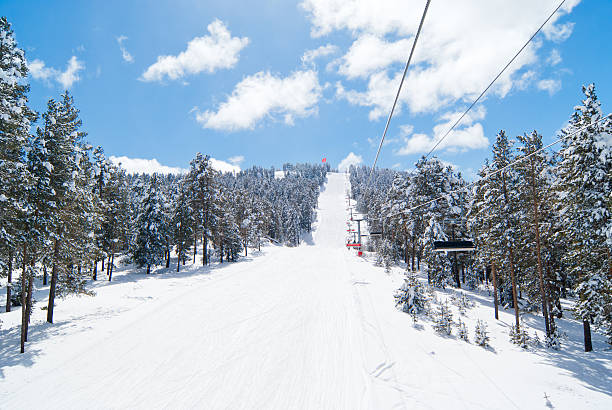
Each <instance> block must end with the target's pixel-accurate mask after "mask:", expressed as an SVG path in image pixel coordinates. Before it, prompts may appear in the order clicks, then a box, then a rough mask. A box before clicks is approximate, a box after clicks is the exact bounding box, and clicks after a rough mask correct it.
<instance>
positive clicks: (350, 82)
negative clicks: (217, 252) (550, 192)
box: [0, 0, 612, 179]
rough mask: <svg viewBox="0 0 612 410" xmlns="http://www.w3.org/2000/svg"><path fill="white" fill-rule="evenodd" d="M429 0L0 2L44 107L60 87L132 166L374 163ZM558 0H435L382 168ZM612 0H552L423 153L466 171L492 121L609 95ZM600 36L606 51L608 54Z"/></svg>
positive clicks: (486, 142)
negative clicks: (590, 91) (591, 91)
mask: <svg viewBox="0 0 612 410" xmlns="http://www.w3.org/2000/svg"><path fill="white" fill-rule="evenodd" d="M425 2H426V1H425V0H410V1H408V0H302V1H297V2H291V1H288V0H260V1H257V2H244V1H242V2H237V1H231V0H222V1H217V0H207V1H196V0H173V1H165V0H158V1H155V2H150V1H144V0H132V1H115V0H105V1H98V0H90V1H62V0H58V1H53V2H50V1H44V0H29V1H24V0H0V15H3V16H6V17H7V18H8V20H9V22H10V23H11V24H12V27H13V30H14V31H15V35H16V38H17V42H18V44H19V46H20V47H21V48H23V49H24V50H25V51H26V58H27V60H28V66H29V68H30V85H31V91H30V95H29V96H30V103H31V106H32V108H34V109H35V110H37V111H39V112H42V111H44V108H45V106H46V102H47V100H48V99H50V98H58V97H59V95H61V93H63V92H64V90H69V92H70V93H71V94H72V95H73V96H74V100H75V104H76V106H77V107H78V108H79V109H80V115H81V118H82V120H83V130H84V131H86V132H87V133H88V137H87V139H88V141H89V142H90V143H91V144H92V145H94V146H97V145H100V146H102V147H103V148H104V150H105V153H106V154H107V156H109V157H111V159H113V160H114V161H115V162H120V163H121V164H122V165H123V166H124V167H125V168H127V169H128V170H131V171H139V170H140V171H161V172H170V171H176V170H181V169H185V168H188V166H189V161H190V160H191V159H192V158H193V157H194V156H195V154H196V152H202V153H203V154H208V155H210V156H211V157H212V158H214V159H215V164H216V166H217V167H218V168H219V169H221V170H238V169H245V168H248V167H251V166H253V165H258V166H264V167H270V166H274V167H276V168H280V167H281V166H282V164H283V163H286V162H291V163H295V162H310V163H318V162H320V161H321V160H322V158H326V159H327V162H328V163H330V164H331V165H332V167H338V166H340V168H341V169H344V168H345V167H347V166H348V165H350V164H357V163H362V164H365V165H368V166H371V165H372V163H373V161H374V157H375V155H376V149H377V148H378V143H379V141H380V137H381V135H382V132H383V130H384V126H385V122H386V119H387V116H388V114H389V111H390V109H391V105H392V103H393V98H394V97H395V93H396V92H397V88H398V85H399V82H400V79H401V74H402V71H403V69H404V65H405V62H406V59H407V57H408V54H409V52H410V48H411V46H412V42H413V40H414V35H415V33H416V30H417V27H418V24H419V20H420V18H421V14H422V12H423V8H424V6H425ZM559 2H560V0H538V1H535V2H534V1H532V0H514V1H506V0H489V1H482V0H465V1H461V2H457V1H454V0H432V1H431V5H430V7H429V10H428V13H427V16H426V19H425V22H424V25H423V30H422V32H421V36H420V38H419V41H418V43H417V46H416V51H415V55H414V58H413V64H412V65H411V68H410V70H409V72H408V74H407V77H406V81H405V83H404V87H403V89H402V93H401V95H400V98H399V102H398V107H397V109H396V112H395V114H394V116H393V118H392V120H391V124H390V127H389V132H388V134H387V139H386V142H385V145H384V146H383V149H382V151H381V154H380V157H379V160H378V166H380V167H385V168H394V169H398V170H410V169H413V166H414V163H415V162H416V160H418V158H419V157H420V156H422V155H423V154H425V153H427V152H428V151H429V150H430V149H431V148H432V146H433V144H434V143H435V141H437V139H438V138H440V137H441V135H443V134H444V133H445V132H446V131H447V129H448V128H449V127H450V125H451V124H452V122H454V121H455V120H456V119H457V118H458V115H460V113H462V112H463V111H464V110H465V109H466V108H467V107H468V106H469V104H470V103H471V102H472V101H473V100H474V99H475V98H476V97H477V96H478V94H479V93H480V92H481V91H482V90H483V89H484V88H485V87H486V86H487V85H488V83H489V82H490V81H491V80H492V79H493V78H494V77H495V75H496V74H497V73H498V72H499V71H500V70H501V68H502V67H503V66H504V65H505V64H506V63H507V62H508V61H509V60H510V58H511V57H512V56H513V55H514V54H515V53H516V52H517V51H518V50H519V49H520V47H521V46H522V45H523V44H524V43H525V41H527V39H529V37H530V36H531V35H532V34H533V33H534V32H535V31H536V29H537V28H538V27H539V26H540V25H541V24H542V23H543V22H544V20H545V19H546V18H547V17H548V15H549V14H550V13H551V12H552V11H553V10H554V9H555V8H556V7H557V5H558V4H559ZM611 15H612V2H610V1H609V0H591V1H584V0H583V1H581V0H566V1H565V3H564V5H563V6H562V7H561V9H560V11H559V12H558V13H557V14H555V15H554V16H553V18H552V19H551V21H550V22H549V23H548V24H547V25H546V26H545V27H544V29H543V30H542V32H541V33H540V34H538V36H537V37H535V39H534V41H532V42H531V43H530V45H529V46H528V47H527V48H526V49H525V50H524V51H523V53H522V54H521V55H520V57H519V58H518V59H517V60H515V61H514V63H513V64H512V65H511V66H510V67H509V68H508V70H507V71H506V73H505V74H504V75H503V76H502V77H501V78H500V79H499V80H498V81H497V82H496V83H495V85H494V86H493V87H492V88H491V89H490V90H489V91H488V93H487V94H486V96H485V98H484V99H483V100H482V101H481V103H479V104H477V105H476V106H475V107H474V109H473V110H472V111H471V112H470V114H469V115H468V116H467V117H466V119H465V120H464V121H463V122H462V124H461V125H460V126H459V127H457V129H456V130H455V131H454V132H453V133H451V134H450V135H449V136H448V138H446V139H445V140H444V142H443V143H441V144H440V146H439V148H438V149H437V150H436V151H435V152H434V155H436V156H437V157H438V158H440V159H441V160H443V161H445V162H447V163H449V164H452V165H453V166H455V167H456V169H457V170H459V171H461V172H462V173H463V175H464V176H465V177H466V178H468V179H471V178H473V177H474V175H475V172H476V171H477V170H478V168H479V167H480V166H481V165H482V163H483V161H484V159H485V158H486V157H490V152H491V144H492V143H493V142H494V140H495V135H496V133H497V132H499V130H501V129H504V130H506V132H507V133H508V134H509V135H517V134H521V133H524V132H531V131H532V130H534V129H535V130H538V131H539V132H540V133H542V135H543V136H544V141H545V142H551V141H553V140H554V139H556V136H557V133H558V131H559V130H560V129H561V128H562V127H563V126H564V125H565V124H566V122H567V121H568V119H569V117H570V114H571V113H572V111H573V107H574V106H575V105H577V104H579V103H580V99H581V86H582V85H583V84H588V83H591V82H594V83H595V85H596V90H597V93H598V95H599V97H600V100H601V101H602V108H603V111H604V113H608V112H609V111H610V110H611V108H612V103H611V100H612V95H611V94H612V77H611V76H610V75H609V73H610V66H611V63H612V53H611V52H610V47H611V46H610V40H611V39H612V28H611V27H610V26H611V25H610V23H609V16H611ZM606 50H607V51H606Z"/></svg>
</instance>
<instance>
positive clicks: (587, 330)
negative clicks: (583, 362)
mask: <svg viewBox="0 0 612 410" xmlns="http://www.w3.org/2000/svg"><path fill="white" fill-rule="evenodd" d="M582 327H583V328H584V351H585V352H590V351H592V350H593V344H592V343H591V324H590V323H589V321H588V320H583V321H582Z"/></svg>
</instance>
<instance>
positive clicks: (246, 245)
mask: <svg viewBox="0 0 612 410" xmlns="http://www.w3.org/2000/svg"><path fill="white" fill-rule="evenodd" d="M247 256H249V246H248V242H247V241H244V257H245V258H246V257H247Z"/></svg>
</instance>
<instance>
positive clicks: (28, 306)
mask: <svg viewBox="0 0 612 410" xmlns="http://www.w3.org/2000/svg"><path fill="white" fill-rule="evenodd" d="M31 268H32V273H33V272H34V259H32V266H31ZM33 287H34V275H33V274H31V275H28V294H27V297H26V321H25V330H24V332H23V333H24V341H25V342H27V341H28V327H29V326H30V316H32V291H33Z"/></svg>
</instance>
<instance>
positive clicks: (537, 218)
mask: <svg viewBox="0 0 612 410" xmlns="http://www.w3.org/2000/svg"><path fill="white" fill-rule="evenodd" d="M531 195H532V200H533V223H534V228H535V239H536V253H537V259H538V276H539V279H540V296H541V298H542V316H544V327H545V328H546V336H550V325H549V323H548V298H547V296H546V289H545V288H544V273H543V271H542V255H541V247H540V213H539V210H538V197H537V193H536V187H535V169H534V164H533V158H532V159H531Z"/></svg>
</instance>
